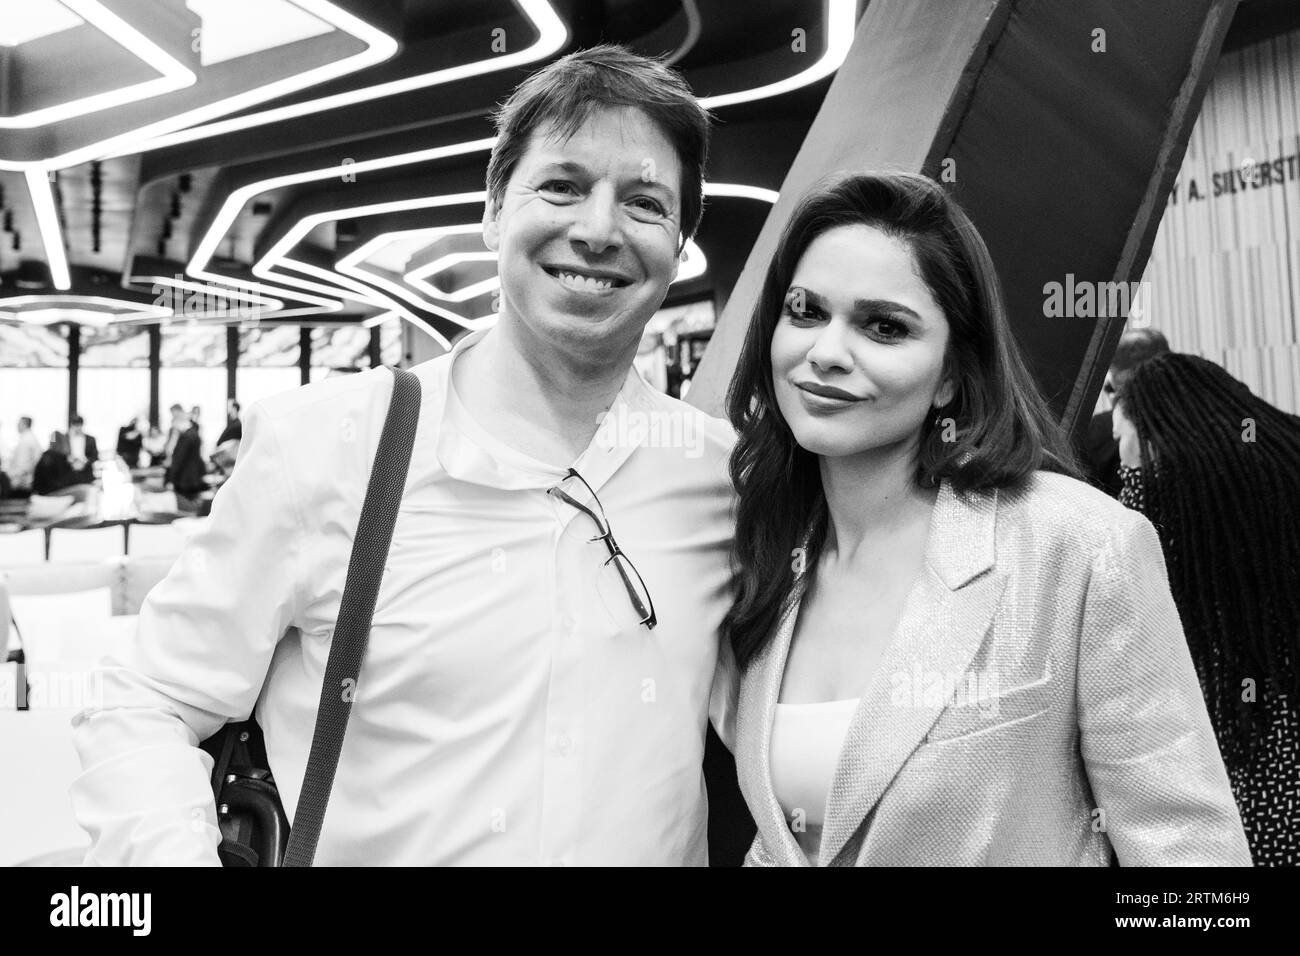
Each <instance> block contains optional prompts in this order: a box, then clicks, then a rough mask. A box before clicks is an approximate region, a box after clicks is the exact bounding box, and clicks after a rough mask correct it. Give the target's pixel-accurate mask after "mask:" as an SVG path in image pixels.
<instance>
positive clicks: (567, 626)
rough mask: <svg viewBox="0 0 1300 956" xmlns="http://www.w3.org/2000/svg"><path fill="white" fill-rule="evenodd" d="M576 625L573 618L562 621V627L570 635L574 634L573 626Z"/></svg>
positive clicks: (562, 619)
mask: <svg viewBox="0 0 1300 956" xmlns="http://www.w3.org/2000/svg"><path fill="white" fill-rule="evenodd" d="M575 623H576V622H575V621H574V620H573V618H571V617H565V618H561V619H560V627H562V628H564V630H565V631H567V632H569V633H573V626H574V624H575Z"/></svg>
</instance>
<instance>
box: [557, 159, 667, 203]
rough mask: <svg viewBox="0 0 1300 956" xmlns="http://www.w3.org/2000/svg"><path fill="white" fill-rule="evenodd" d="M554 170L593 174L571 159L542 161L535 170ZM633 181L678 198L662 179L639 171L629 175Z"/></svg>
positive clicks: (629, 179) (584, 174)
mask: <svg viewBox="0 0 1300 956" xmlns="http://www.w3.org/2000/svg"><path fill="white" fill-rule="evenodd" d="M552 171H559V172H562V173H567V174H569V175H570V176H590V175H591V170H589V169H588V168H587V167H586V166H584V165H582V163H578V162H574V161H573V160H571V159H556V160H552V161H550V162H545V163H542V164H541V165H540V166H538V167H537V169H536V170H535V172H536V174H538V175H541V174H544V173H548V172H552ZM633 181H635V182H637V183H640V184H641V185H643V186H654V187H655V188H657V189H659V190H660V191H661V192H664V193H667V194H668V197H669V198H670V199H674V200H675V199H676V198H677V193H676V191H675V190H674V189H673V188H672V187H671V186H669V185H668V184H667V183H665V182H663V181H662V180H659V179H645V178H643V177H642V176H641V175H640V174H639V173H638V174H636V175H634V176H629V177H628V179H627V180H626V182H633Z"/></svg>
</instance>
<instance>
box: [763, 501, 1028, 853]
mask: <svg viewBox="0 0 1300 956" xmlns="http://www.w3.org/2000/svg"><path fill="white" fill-rule="evenodd" d="M996 514H997V492H996V491H993V492H989V493H985V494H976V495H961V496H959V495H957V494H956V493H955V492H954V491H953V489H952V487H951V485H950V484H949V483H948V482H947V481H945V482H944V483H943V485H942V486H941V488H940V491H939V497H938V498H937V499H936V501H935V506H934V512H933V514H932V516H931V521H930V532H929V537H928V539H927V542H926V551H925V557H926V560H925V565H924V567H923V568H922V571H921V574H920V575H919V576H918V578H917V580H916V582H915V584H914V585H913V587H912V590H911V591H910V592H909V594H908V597H907V600H906V603H905V605H904V608H903V613H902V616H901V618H900V620H899V622H898V626H897V628H896V630H895V632H894V635H893V638H892V640H891V641H890V644H889V647H888V648H887V649H886V651H885V654H884V657H883V659H882V661H881V664H880V667H879V669H878V670H877V671H876V673H875V676H874V677H873V678H872V681H871V684H870V686H869V687H868V688H867V692H866V694H865V695H864V696H863V699H862V703H861V704H860V705H859V707H858V710H857V712H856V713H855V714H854V717H853V722H852V723H851V724H850V726H849V730H848V734H847V735H846V737H845V741H844V747H843V749H842V750H841V752H840V761H839V765H838V766H837V768H836V772H835V777H834V780H833V781H832V784H831V792H830V796H829V798H828V799H827V804H826V821H825V825H824V826H823V829H822V841H821V854H820V857H821V860H823V861H827V862H839V861H836V857H837V856H839V855H840V854H841V852H842V851H843V850H844V849H845V848H846V844H848V843H849V841H850V839H851V838H852V837H854V835H855V834H858V835H859V836H861V834H862V831H863V823H864V821H865V820H866V819H867V818H868V816H869V815H870V814H871V813H872V811H873V810H874V808H875V806H876V803H877V802H878V801H879V800H880V797H881V795H882V794H883V793H884V792H885V790H886V788H887V787H888V786H889V784H890V783H891V782H892V781H893V779H894V778H895V777H896V776H897V775H898V773H899V771H900V770H901V769H902V768H903V765H904V764H905V763H906V762H907V759H908V757H909V756H910V755H911V753H912V751H914V750H915V749H916V747H917V745H918V744H920V743H921V741H922V739H923V738H924V737H925V735H926V733H927V732H928V731H929V730H930V727H931V726H932V725H933V724H934V722H935V720H937V719H938V717H939V714H940V713H942V711H943V709H944V707H945V706H946V705H947V703H948V702H947V700H946V699H939V698H942V697H943V695H942V694H941V693H938V692H937V688H939V687H950V686H952V685H953V683H954V682H956V681H959V680H961V676H962V675H963V674H964V673H965V671H966V670H967V668H968V667H969V666H970V662H971V659H972V658H973V657H974V656H975V653H976V651H977V650H978V649H979V647H980V644H981V643H982V642H983V640H984V635H985V633H986V632H987V631H988V628H989V624H990V623H991V621H992V619H993V614H994V612H995V611H996V609H997V605H998V601H999V599H1000V598H1001V596H1002V590H1003V588H1004V587H1005V585H1006V575H1005V574H999V573H996V572H991V569H993V567H994V531H995V521H996ZM990 572H991V573H990ZM782 665H784V654H783V656H782ZM779 673H780V672H779V671H778V674H779ZM940 682H941V683H940ZM778 688H779V678H778ZM859 845H860V839H859V840H854V841H853V844H852V845H851V846H849V847H848V850H849V853H846V854H844V856H845V857H846V860H845V861H844V862H852V861H851V860H848V859H847V857H848V856H849V855H851V854H852V855H855V854H856V850H857V847H858V846H859Z"/></svg>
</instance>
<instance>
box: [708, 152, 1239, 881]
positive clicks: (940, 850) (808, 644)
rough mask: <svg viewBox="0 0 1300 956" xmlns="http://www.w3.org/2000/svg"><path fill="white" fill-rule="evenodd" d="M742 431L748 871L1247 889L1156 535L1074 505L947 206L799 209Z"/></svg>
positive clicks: (943, 201) (863, 184) (913, 192)
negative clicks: (947, 872) (1007, 871)
mask: <svg viewBox="0 0 1300 956" xmlns="http://www.w3.org/2000/svg"><path fill="white" fill-rule="evenodd" d="M728 411H729V414H730V417H731V420H732V423H733V425H734V426H735V427H736V429H737V431H738V433H739V440H738V442H737V445H736V448H735V451H734V454H733V457H732V477H733V480H734V481H735V483H736V486H737V489H738V492H739V495H740V501H739V506H738V513H737V528H736V541H735V559H736V565H737V568H736V570H737V576H738V597H737V601H736V604H735V606H734V607H733V608H732V610H731V612H730V614H729V615H728V617H727V619H726V621H725V622H724V629H725V632H726V636H727V637H728V639H729V640H730V641H731V642H732V647H733V649H734V651H735V655H736V658H737V661H738V663H739V664H740V665H741V666H742V667H743V668H744V671H743V678H742V681H741V688H740V697H739V705H738V712H737V728H736V757H737V762H738V767H739V773H740V780H741V789H742V792H743V793H744V795H745V798H746V801H747V802H748V804H749V807H750V810H751V812H752V813H753V814H754V817H755V820H756V822H757V824H758V836H757V838H756V839H755V841H754V844H753V846H752V848H751V850H750V853H749V855H748V857H747V862H749V863H751V864H768V865H771V864H787V865H806V864H809V863H812V864H822V865H827V864H830V865H854V864H857V865H880V864H885V865H889V864H922V865H935V864H966V865H969V864H993V865H1006V864H1038V865H1044V864H1048V865H1050V864H1092V865H1105V864H1106V863H1108V862H1109V861H1110V858H1111V851H1112V850H1113V851H1114V853H1115V855H1116V856H1117V857H1118V860H1119V862H1120V863H1122V864H1173V863H1182V864H1241V865H1249V863H1250V855H1249V851H1248V849H1247V846H1246V840H1245V836H1244V834H1243V832H1242V827H1241V820H1240V817H1239V815H1238V813H1237V808H1236V805H1235V804H1234V803H1233V800H1232V793H1231V790H1230V788H1229V784H1228V779H1227V774H1226V773H1225V771H1224V768H1223V762H1222V759H1221V758H1220V756H1219V753H1218V750H1217V748H1216V746H1215V741H1214V732H1213V730H1212V729H1211V727H1210V723H1209V719H1208V717H1207V716H1206V712H1205V705H1204V702H1203V701H1202V699H1201V694H1200V689H1199V687H1198V685H1197V681H1196V672H1195V670H1194V669H1193V666H1192V662H1191V659H1190V657H1189V655H1188V651H1187V645H1186V642H1185V641H1184V640H1183V636H1182V633H1181V630H1180V629H1179V624H1178V616H1177V613H1176V611H1175V610H1174V606H1173V602H1172V601H1171V600H1170V597H1169V586H1168V583H1167V581H1166V579H1165V571H1164V566H1163V563H1162V560H1161V554H1160V546H1159V542H1158V540H1157V538H1156V535H1155V532H1154V531H1153V529H1152V528H1151V525H1150V524H1149V523H1148V522H1147V521H1146V520H1144V519H1143V518H1141V517H1140V516H1139V515H1136V514H1134V513H1132V512H1131V511H1128V510H1126V509H1124V508H1123V507H1122V506H1121V505H1120V504H1118V503H1117V502H1115V501H1113V500H1112V499H1110V498H1108V497H1107V496H1106V495H1104V494H1102V493H1101V492H1099V491H1096V490H1095V489H1092V488H1090V487H1088V486H1087V485H1086V484H1084V483H1083V482H1080V481H1077V480H1076V479H1074V478H1072V477H1069V472H1070V471H1071V470H1072V468H1073V466H1072V464H1071V463H1070V455H1069V452H1068V450H1067V447H1066V445H1065V443H1064V442H1063V440H1062V438H1061V435H1060V433H1059V431H1058V429H1057V428H1056V426H1055V425H1054V424H1053V423H1052V420H1051V418H1050V416H1049V413H1048V412H1047V410H1046V409H1045V407H1044V405H1043V402H1042V400H1041V398H1040V397H1039V396H1038V394H1037V392H1036V391H1035V389H1034V386H1033V384H1032V380H1031V379H1030V377H1029V374H1028V373H1027V371H1026V369H1025V366H1024V364H1023V362H1022V361H1021V359H1020V358H1019V356H1018V355H1017V352H1016V348H1015V343H1014V341H1013V339H1012V337H1011V334H1010V332H1009V329H1008V325H1007V318H1006V314H1005V309H1004V306H1003V304H1002V298H1001V294H1000V291H999V288H998V283H997V279H996V275H995V273H994V269H993V265H992V261H991V260H990V258H989V254H988V251H987V249H986V248H985V247H984V244H983V242H982V240H981V239H980V238H979V235H978V233H977V232H976V231H975V228H974V226H973V225H972V224H971V222H970V220H969V219H968V218H967V217H966V216H965V214H964V213H963V212H962V211H961V210H960V209H959V208H958V207H957V206H956V204H955V203H953V202H952V201H951V200H949V199H948V198H947V196H946V195H945V193H944V192H943V190H942V189H941V188H939V187H938V186H937V185H935V184H934V183H932V182H930V181H929V180H927V179H924V178H922V177H920V176H914V175H875V176H854V177H850V178H847V179H844V180H842V181H840V182H838V183H836V184H833V185H830V186H828V187H825V188H823V189H820V190H819V191H817V192H815V193H814V194H813V195H811V196H809V197H807V198H806V199H805V200H804V201H803V202H802V203H801V205H800V207H799V208H798V210H797V211H796V212H795V213H794V215H793V217H792V219H791V221H790V223H789V225H788V226H787V227H786V230H785V234H784V236H783V238H782V241H781V244H780V247H779V248H778V250H777V253H776V255H775V257H774V259H773V261H772V264H771V266H770V267H769V270H768V274H767V278H766V281H765V284H764V287H763V291H762V294H761V298H760V300H759V302H758V305H757V307H756V309H755V313H754V318H753V321H752V322H751V324H750V328H749V332H748V337H747V339H746V342H745V345H744V348H743V350H742V354H741V357H740V361H739V364H738V367H737V370H736V376H735V379H734V380H733V382H732V387H731V393H730V396H729V400H728ZM1044 468H1047V469H1052V470H1054V471H1055V472H1058V473H1055V474H1053V473H1049V472H1047V471H1044V470H1040V469H1044Z"/></svg>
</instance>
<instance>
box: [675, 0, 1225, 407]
mask: <svg viewBox="0 0 1300 956" xmlns="http://www.w3.org/2000/svg"><path fill="white" fill-rule="evenodd" d="M1236 6H1237V0H1143V2H1142V3H1141V4H1133V3H1123V4H1117V3H1114V2H1113V0H1075V2H1073V3H1068V4H1066V3H1048V2H1042V0H952V2H949V3H943V4H938V3H934V4H930V3H915V2H914V0H872V2H871V3H870V5H869V6H868V7H867V10H866V12H865V13H864V15H863V17H862V20H861V21H860V22H859V24H858V29H857V34H856V36H855V38H854V41H853V45H852V48H851V49H850V51H849V54H848V58H847V59H846V61H845V63H844V65H843V66H842V67H841V68H840V70H839V72H838V73H837V74H836V76H835V79H834V80H833V82H832V83H831V87H830V90H829V91H828V93H827V95H826V99H825V101H824V103H823V104H822V108H821V111H820V112H819V114H818V116H817V118H816V120H815V121H814V122H813V125H812V127H811V129H810V130H809V133H808V136H807V137H806V139H805V140H804V143H803V146H802V148H801V149H800V151H799V154H798V156H797V157H796V158H795V161H794V163H793V165H792V166H791V168H790V171H789V173H788V175H787V176H786V179H785V183H784V185H783V187H782V189H781V198H780V200H779V201H778V202H777V204H776V206H775V207H774V208H773V210H772V212H771V214H770V215H769V216H768V218H767V221H766V223H765V224H764V226H763V230H762V232H761V233H760V235H759V237H758V240H757V241H756V242H755V244H754V247H753V250H752V251H751V253H750V256H749V259H748V261H747V262H746V265H745V268H744V270H743V272H742V273H741V276H740V279H739V281H738V282H737V285H736V287H735V289H734V291H733V293H732V295H731V298H730V300H729V301H728V303H727V306H726V308H725V310H724V311H723V314H722V316H721V318H720V320H719V323H718V328H717V330H716V332H715V334H714V338H713V341H712V343H711V344H710V346H709V349H708V351H707V353H706V354H705V357H704V360H703V362H702V363H701V366H700V369H699V371H698V372H697V374H696V376H695V380H694V382H693V383H692V386H691V391H690V401H691V402H692V403H694V404H696V405H698V406H700V407H701V408H704V409H706V410H708V411H710V412H713V413H715V414H718V413H720V411H721V408H722V403H723V397H724V395H725V392H726V388H727V384H728V382H729V381H730V378H731V374H732V371H733V370H734V368H735V363H736V358H737V356H738V355H739V352H740V346H741V343H742V341H743V339H744V335H745V331H746V329H747V328H748V324H749V318H750V313H751V312H752V310H753V307H754V303H755V301H756V300H757V298H758V294H759V290H760V287H761V285H762V281H763V277H764V274H765V272H766V269H767V265H768V263H769V261H770V260H771V257H772V254H773V252H774V250H775V247H776V243H777V240H778V237H779V235H780V232H781V230H782V229H783V228H784V226H785V224H786V222H787V221H788V220H789V218H790V215H791V212H792V211H793V209H794V206H795V204H796V202H797V200H798V199H799V197H800V196H801V195H803V194H804V193H805V192H806V191H807V190H808V189H809V188H810V187H811V186H812V185H813V184H814V183H815V182H817V181H818V180H820V179H823V178H824V177H826V176H828V175H831V174H833V173H836V172H846V171H852V170H870V169H890V168H892V169H902V170H911V171H920V172H923V173H925V174H927V175H929V176H932V177H933V178H935V179H940V180H941V181H950V182H951V184H950V185H949V187H948V188H949V189H950V190H951V191H952V193H953V195H955V196H956V198H957V199H958V200H959V201H960V202H961V203H962V205H963V206H964V207H965V209H966V210H967V212H969V213H970V214H971V217H972V218H973V219H974V221H975V223H976V225H977V226H978V227H979V229H980V232H981V233H982V234H983V236H984V239H985V241H986V242H987V243H988V246H989V249H990V252H991V253H992V255H993V259H994V261H995V263H996V264H997V266H998V272H999V275H1000V276H1001V278H1002V282H1003V286H1004V290H1005V292H1006V295H1007V305H1008V310H1009V313H1010V318H1011V323H1012V328H1013V330H1014V332H1015V334H1016V337H1017V339H1018V340H1019V342H1020V344H1021V346H1022V348H1023V350H1024V351H1025V353H1026V356H1027V358H1028V361H1029V363H1030V366H1031V369H1032V371H1033V372H1034V374H1035V376H1036V378H1037V379H1038V381H1039V383H1040V385H1041V386H1042V387H1043V390H1044V392H1045V393H1046V395H1047V396H1048V398H1049V400H1050V401H1051V404H1052V406H1053V409H1054V410H1055V411H1056V413H1057V414H1058V415H1060V416H1061V418H1062V420H1063V421H1064V422H1065V424H1066V425H1067V426H1068V427H1070V428H1071V429H1072V430H1073V429H1077V428H1079V427H1080V426H1081V425H1083V424H1086V421H1087V418H1088V416H1089V415H1090V413H1091V411H1092V408H1093V404H1094V402H1095V400H1096V395H1097V391H1098V390H1099V388H1100V383H1101V379H1102V377H1103V376H1104V374H1105V366H1106V364H1107V363H1108V362H1109V360H1110V355H1111V354H1112V353H1113V351H1114V346H1115V343H1116V342H1117V341H1118V338H1119V334H1120V332H1121V330H1122V327H1123V322H1124V318H1125V317H1124V316H1122V315H1120V316H1110V317H1106V318H1101V319H1098V318H1092V317H1079V318H1060V317H1051V316H1050V315H1049V314H1048V313H1049V311H1050V310H1049V309H1047V308H1046V305H1045V299H1046V291H1045V286H1048V284H1050V283H1054V282H1055V283H1062V284H1064V283H1066V282H1067V276H1072V277H1073V281H1074V282H1075V283H1093V284H1095V287H1099V286H1100V285H1101V284H1102V283H1109V282H1117V283H1118V282H1123V283H1136V282H1138V281H1139V280H1140V279H1141V277H1142V271H1143V268H1144V267H1145V265H1146V260H1147V257H1148V255H1149V253H1150V249H1151V244H1152V242H1153V241H1154V238H1155V232H1156V229H1157V228H1158V226H1159V221H1160V214H1161V212H1162V211H1163V209H1164V205H1165V201H1166V199H1167V197H1168V194H1169V190H1170V188H1171V186H1172V183H1173V179H1174V176H1175V175H1176V173H1177V170H1178V166H1179V163H1180V162H1181V160H1182V156H1183V153H1184V151H1185V149H1186V145H1187V140H1188V137H1189V136H1190V133H1191V128H1192V124H1193V122H1194V121H1195V118H1196V115H1197V113H1198V111H1199V109H1200V104H1201V100H1202V97H1203V95H1204V92H1205V88H1206V85H1207V84H1208V82H1209V79H1210V76H1211V74H1212V72H1213V68H1214V64H1215V61H1216V59H1217V56H1218V51H1219V49H1220V47H1221V45H1222V41H1223V37H1224V35H1225V33H1226V32H1227V29H1228V26H1229V24H1230V22H1231V20H1232V15H1233V13H1234V12H1235V9H1236ZM945 173H946V174H947V175H945ZM1129 288H1131V287H1129Z"/></svg>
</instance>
